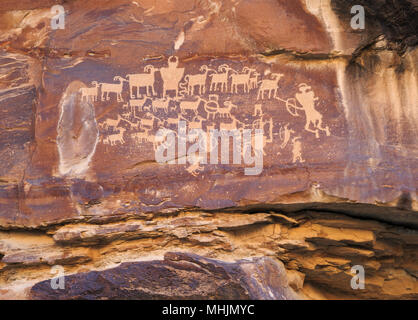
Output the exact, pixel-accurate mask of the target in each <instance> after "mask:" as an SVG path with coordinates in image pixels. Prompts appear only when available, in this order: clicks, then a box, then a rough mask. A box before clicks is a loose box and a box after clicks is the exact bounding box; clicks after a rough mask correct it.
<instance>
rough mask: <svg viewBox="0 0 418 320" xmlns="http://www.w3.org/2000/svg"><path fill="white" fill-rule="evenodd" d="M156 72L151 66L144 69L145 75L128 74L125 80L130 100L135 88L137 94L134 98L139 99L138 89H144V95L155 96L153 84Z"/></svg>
mask: <svg viewBox="0 0 418 320" xmlns="http://www.w3.org/2000/svg"><path fill="white" fill-rule="evenodd" d="M156 71H157V70H156V69H155V68H154V66H152V65H148V66H146V67H145V68H144V72H145V73H139V74H128V75H126V78H127V79H128V82H129V93H130V95H131V98H132V99H134V98H135V96H134V94H133V89H134V87H136V90H137V94H136V97H139V89H140V88H145V91H146V94H147V95H148V96H155V90H154V82H155V72H156Z"/></svg>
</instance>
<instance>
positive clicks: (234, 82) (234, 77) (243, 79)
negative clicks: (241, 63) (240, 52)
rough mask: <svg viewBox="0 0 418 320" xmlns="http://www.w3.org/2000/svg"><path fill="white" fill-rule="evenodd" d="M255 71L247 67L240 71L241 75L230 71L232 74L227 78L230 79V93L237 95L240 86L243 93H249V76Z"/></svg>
mask: <svg viewBox="0 0 418 320" xmlns="http://www.w3.org/2000/svg"><path fill="white" fill-rule="evenodd" d="M254 71H255V70H253V69H250V68H248V67H244V68H243V69H242V73H238V72H236V71H235V70H232V72H233V74H231V75H230V76H229V77H230V78H231V91H230V92H231V93H238V87H239V86H242V87H243V90H244V92H245V93H248V92H249V88H250V76H251V73H252V72H254Z"/></svg>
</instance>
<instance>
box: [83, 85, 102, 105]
mask: <svg viewBox="0 0 418 320" xmlns="http://www.w3.org/2000/svg"><path fill="white" fill-rule="evenodd" d="M91 84H92V85H93V86H94V87H91V88H80V92H81V100H83V101H84V100H86V101H88V100H90V99H91V100H92V101H97V96H98V94H99V83H98V82H97V81H93V82H92V83H91Z"/></svg>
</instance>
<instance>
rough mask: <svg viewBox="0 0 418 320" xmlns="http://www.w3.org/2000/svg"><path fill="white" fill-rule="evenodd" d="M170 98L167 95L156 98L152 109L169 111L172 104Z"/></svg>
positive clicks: (154, 110)
mask: <svg viewBox="0 0 418 320" xmlns="http://www.w3.org/2000/svg"><path fill="white" fill-rule="evenodd" d="M170 101H171V100H170V99H169V98H167V97H165V98H163V99H155V100H153V101H152V111H153V112H157V111H158V110H164V111H165V112H166V113H168V107H169V105H170Z"/></svg>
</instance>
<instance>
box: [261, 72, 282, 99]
mask: <svg viewBox="0 0 418 320" xmlns="http://www.w3.org/2000/svg"><path fill="white" fill-rule="evenodd" d="M283 76H284V75H283V74H281V73H272V74H271V77H272V78H273V79H263V80H261V84H260V88H259V89H258V94H257V99H258V100H260V99H264V94H265V93H266V92H267V96H268V98H269V99H271V98H272V94H273V98H274V97H275V96H276V95H277V90H278V89H279V81H280V79H281V78H282V77H283Z"/></svg>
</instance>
